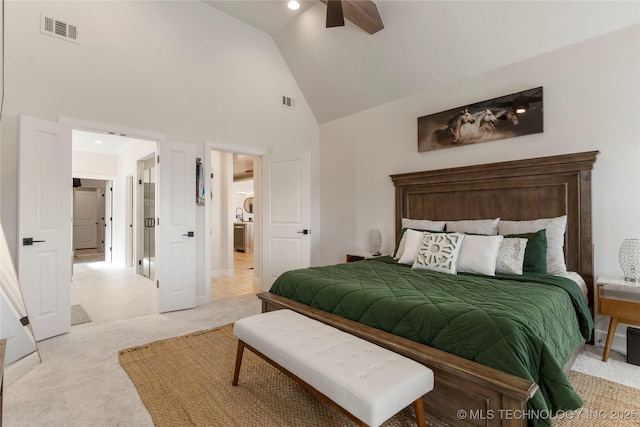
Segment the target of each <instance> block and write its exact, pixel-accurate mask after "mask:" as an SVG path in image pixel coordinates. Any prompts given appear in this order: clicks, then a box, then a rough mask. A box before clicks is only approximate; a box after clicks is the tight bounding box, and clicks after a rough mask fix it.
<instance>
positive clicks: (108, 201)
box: [104, 180, 113, 262]
mask: <svg viewBox="0 0 640 427" xmlns="http://www.w3.org/2000/svg"><path fill="white" fill-rule="evenodd" d="M104 260H105V261H106V262H113V181H111V180H109V181H107V182H106V183H105V185H104Z"/></svg>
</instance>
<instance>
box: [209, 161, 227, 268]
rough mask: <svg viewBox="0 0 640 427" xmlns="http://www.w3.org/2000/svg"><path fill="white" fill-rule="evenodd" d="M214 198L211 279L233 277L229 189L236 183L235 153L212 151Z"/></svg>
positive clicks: (211, 210)
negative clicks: (234, 172) (234, 174)
mask: <svg viewBox="0 0 640 427" xmlns="http://www.w3.org/2000/svg"><path fill="white" fill-rule="evenodd" d="M211 172H212V173H213V179H212V180H211V191H212V193H213V194H212V196H213V197H212V198H211V199H208V200H207V203H210V213H211V277H223V276H230V275H233V260H232V259H231V257H229V253H230V252H231V250H232V249H231V248H232V246H231V245H232V240H233V230H232V227H233V225H232V223H233V218H234V217H233V215H232V214H231V213H230V212H229V211H230V209H229V206H230V204H231V192H230V187H231V183H232V181H233V154H231V153H223V152H220V151H211Z"/></svg>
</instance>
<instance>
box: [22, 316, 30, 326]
mask: <svg viewBox="0 0 640 427" xmlns="http://www.w3.org/2000/svg"><path fill="white" fill-rule="evenodd" d="M20 323H22V326H27V325H28V324H29V318H28V317H27V316H24V317H23V318H22V319H20Z"/></svg>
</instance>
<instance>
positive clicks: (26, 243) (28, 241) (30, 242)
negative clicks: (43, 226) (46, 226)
mask: <svg viewBox="0 0 640 427" xmlns="http://www.w3.org/2000/svg"><path fill="white" fill-rule="evenodd" d="M42 242H44V240H33V237H25V238H24V239H22V246H33V244H34V243H42Z"/></svg>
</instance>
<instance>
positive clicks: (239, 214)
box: [236, 208, 244, 222]
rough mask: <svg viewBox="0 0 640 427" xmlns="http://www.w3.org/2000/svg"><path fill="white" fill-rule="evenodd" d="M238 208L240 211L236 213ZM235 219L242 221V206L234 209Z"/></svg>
mask: <svg viewBox="0 0 640 427" xmlns="http://www.w3.org/2000/svg"><path fill="white" fill-rule="evenodd" d="M238 210H239V211H240V213H238ZM236 219H239V220H240V222H244V212H243V210H242V208H238V209H236Z"/></svg>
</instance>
